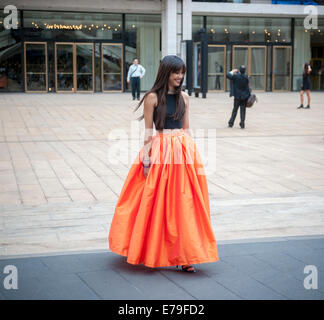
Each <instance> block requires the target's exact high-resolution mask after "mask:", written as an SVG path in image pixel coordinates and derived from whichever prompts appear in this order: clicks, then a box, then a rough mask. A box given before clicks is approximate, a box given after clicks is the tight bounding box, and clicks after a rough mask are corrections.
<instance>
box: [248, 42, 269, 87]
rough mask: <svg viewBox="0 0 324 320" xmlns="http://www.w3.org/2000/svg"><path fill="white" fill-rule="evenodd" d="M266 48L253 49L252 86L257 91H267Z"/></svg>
mask: <svg viewBox="0 0 324 320" xmlns="http://www.w3.org/2000/svg"><path fill="white" fill-rule="evenodd" d="M264 75H265V48H251V73H250V86H251V87H252V88H253V89H256V90H265V83H264Z"/></svg>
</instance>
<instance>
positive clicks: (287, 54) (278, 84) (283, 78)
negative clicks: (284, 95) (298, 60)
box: [272, 46, 292, 91]
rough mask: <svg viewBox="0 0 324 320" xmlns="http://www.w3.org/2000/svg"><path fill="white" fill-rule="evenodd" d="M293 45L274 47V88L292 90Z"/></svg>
mask: <svg viewBox="0 0 324 320" xmlns="http://www.w3.org/2000/svg"><path fill="white" fill-rule="evenodd" d="M291 59H292V57H291V47H290V46H274V47H273V66H272V90H273V91H290V90H291Z"/></svg>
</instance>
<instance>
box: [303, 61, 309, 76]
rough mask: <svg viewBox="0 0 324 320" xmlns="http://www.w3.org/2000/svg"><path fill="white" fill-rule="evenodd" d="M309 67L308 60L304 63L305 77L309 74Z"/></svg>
mask: <svg viewBox="0 0 324 320" xmlns="http://www.w3.org/2000/svg"><path fill="white" fill-rule="evenodd" d="M308 67H309V64H308V63H307V62H305V64H304V73H303V76H304V77H306V76H307V75H308Z"/></svg>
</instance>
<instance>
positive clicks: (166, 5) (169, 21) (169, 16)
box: [162, 0, 177, 58]
mask: <svg viewBox="0 0 324 320" xmlns="http://www.w3.org/2000/svg"><path fill="white" fill-rule="evenodd" d="M170 54H174V55H176V54H177V1H176V0H162V58H163V57H164V56H166V55H170Z"/></svg>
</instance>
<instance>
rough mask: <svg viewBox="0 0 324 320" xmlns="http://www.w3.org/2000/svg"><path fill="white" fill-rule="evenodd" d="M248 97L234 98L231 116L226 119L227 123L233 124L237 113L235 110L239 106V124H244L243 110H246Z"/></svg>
mask: <svg viewBox="0 0 324 320" xmlns="http://www.w3.org/2000/svg"><path fill="white" fill-rule="evenodd" d="M247 100H248V99H237V98H235V99H234V107H233V111H232V116H231V118H230V119H229V121H228V124H229V125H234V121H235V118H236V115H237V110H238V108H239V107H240V113H241V122H240V125H243V126H244V121H245V110H246V103H247Z"/></svg>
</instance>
